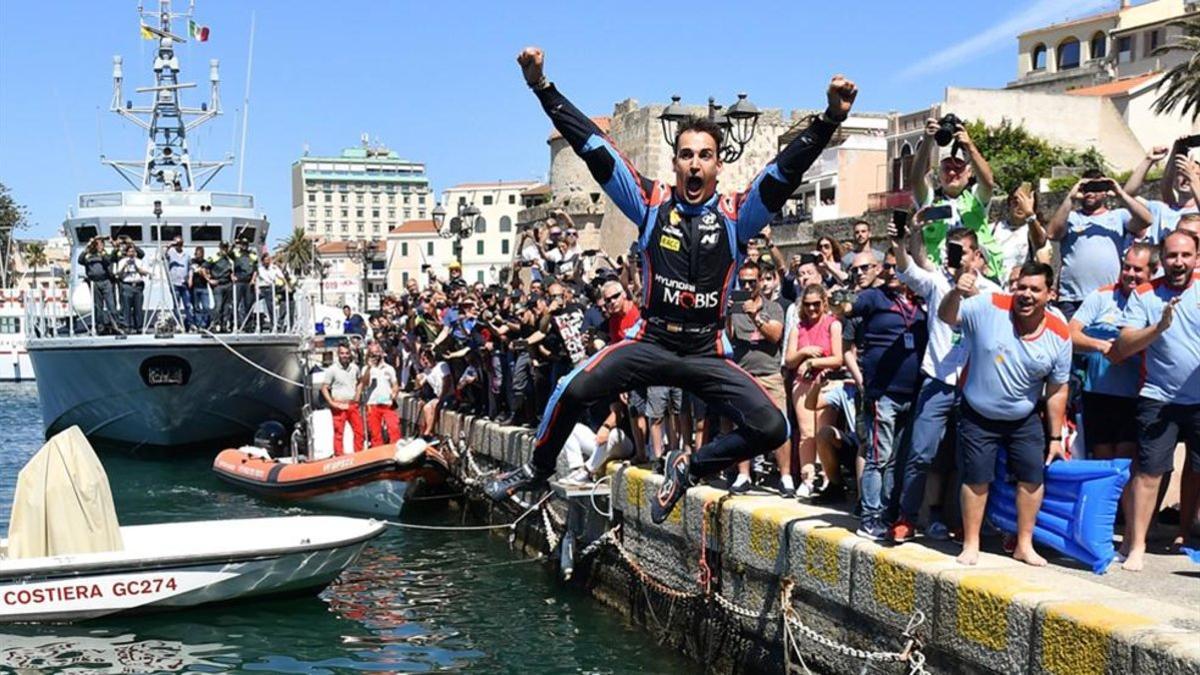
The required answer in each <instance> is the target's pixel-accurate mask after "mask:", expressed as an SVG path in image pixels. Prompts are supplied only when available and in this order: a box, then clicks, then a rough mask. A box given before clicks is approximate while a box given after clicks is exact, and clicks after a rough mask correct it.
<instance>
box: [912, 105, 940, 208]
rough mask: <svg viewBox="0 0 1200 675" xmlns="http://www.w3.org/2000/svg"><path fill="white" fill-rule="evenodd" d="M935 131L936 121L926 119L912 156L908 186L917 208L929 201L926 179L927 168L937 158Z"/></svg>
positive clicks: (936, 127)
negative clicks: (923, 132) (910, 187)
mask: <svg viewBox="0 0 1200 675" xmlns="http://www.w3.org/2000/svg"><path fill="white" fill-rule="evenodd" d="M937 130H938V122H937V120H936V119H934V118H932V117H930V118H928V119H926V120H925V135H924V136H922V137H921V142H920V143H918V144H917V151H916V152H915V153H914V154H913V163H912V168H911V169H910V170H909V174H908V184H909V185H911V186H912V191H913V199H914V200H915V201H916V202H917V206H924V205H925V202H926V201H927V200H928V199H929V183H928V182H927V180H926V178H927V176H928V175H929V167H931V166H933V160H934V158H935V157H936V156H937V144H936V143H934V141H933V135H934V134H935V133H937Z"/></svg>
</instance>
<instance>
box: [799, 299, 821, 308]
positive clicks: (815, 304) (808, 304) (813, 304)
mask: <svg viewBox="0 0 1200 675" xmlns="http://www.w3.org/2000/svg"><path fill="white" fill-rule="evenodd" d="M801 304H802V305H803V306H804V307H811V308H814V309H820V307H821V301H820V300H817V301H816V302H804V303H801Z"/></svg>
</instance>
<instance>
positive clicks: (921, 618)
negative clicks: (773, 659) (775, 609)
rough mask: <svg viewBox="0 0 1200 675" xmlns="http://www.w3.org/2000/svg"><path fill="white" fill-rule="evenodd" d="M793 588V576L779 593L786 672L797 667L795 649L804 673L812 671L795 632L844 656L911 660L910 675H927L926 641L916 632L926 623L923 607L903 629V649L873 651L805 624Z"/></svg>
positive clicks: (878, 661) (880, 661)
mask: <svg viewBox="0 0 1200 675" xmlns="http://www.w3.org/2000/svg"><path fill="white" fill-rule="evenodd" d="M794 588H795V582H793V581H792V580H791V579H785V580H784V582H783V588H782V589H781V590H780V592H779V602H780V606H781V607H782V608H783V633H784V662H785V667H786V669H787V670H786V672H789V673H791V672H794V671H795V666H794V665H793V664H792V654H793V649H794V650H795V655H796V657H798V658H799V661H800V664H799V665H800V666H801V667H802V668H803V669H804V672H809V670H808V667H807V666H806V665H805V664H804V657H803V655H802V654H801V652H800V643H799V641H798V640H797V639H796V635H795V633H794V632H793V631H795V632H798V633H800V634H801V635H803V636H804V637H806V638H808V639H809V640H812V641H813V642H815V643H817V644H819V645H821V646H822V647H825V648H826V649H829V650H830V651H833V652H835V653H837V654H841V655H842V656H848V657H850V658H853V659H858V660H860V661H870V662H876V663H908V664H909V671H908V672H909V675H928V673H929V671H927V670H926V669H925V654H924V653H923V652H922V651H921V648H922V646H923V643H922V642H921V640H920V638H918V637H917V635H916V630H917V628H919V627H920V626H921V625H922V624H923V623H925V614H924V613H923V612H921V610H916V611H915V612H914V613H913V615H912V617H910V618H909V620H908V626H906V627H905V629H904V636H903V637H904V639H905V644H904V649H902V650H901V651H898V652H871V651H867V650H865V649H858V648H856V647H851V646H850V645H847V644H843V643H840V642H837V641H836V640H834V639H832V638H829V637H826V636H824V635H821V634H820V633H818V632H817V631H816V630H815V629H813V628H811V627H809V626H807V625H805V623H804V621H803V619H801V618H800V613H799V612H797V611H796V609H795V608H794V607H793V606H792V591H793V590H794Z"/></svg>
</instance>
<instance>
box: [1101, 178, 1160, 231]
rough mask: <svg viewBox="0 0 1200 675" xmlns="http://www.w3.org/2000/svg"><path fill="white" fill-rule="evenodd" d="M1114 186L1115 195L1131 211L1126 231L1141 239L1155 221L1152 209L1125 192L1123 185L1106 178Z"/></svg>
mask: <svg viewBox="0 0 1200 675" xmlns="http://www.w3.org/2000/svg"><path fill="white" fill-rule="evenodd" d="M1104 180H1107V181H1108V182H1109V183H1110V184H1112V190H1113V193H1114V194H1116V195H1117V199H1120V200H1121V201H1122V202H1123V203H1124V204H1125V208H1127V209H1129V215H1130V218H1129V223H1128V224H1126V225H1125V229H1126V230H1129V231H1130V232H1131V233H1132V234H1133V235H1134V236H1136V237H1141V236H1142V234H1144V233H1145V232H1146V228H1148V227H1150V223H1151V222H1152V221H1153V220H1154V215H1153V214H1151V213H1150V209H1149V208H1147V207H1146V205H1145V204H1144V203H1142V202H1140V201H1138V200H1137V198H1135V197H1134V196H1133V195H1131V194H1129V193H1128V192H1126V191H1125V188H1123V187H1121V184H1120V183H1118V182H1117V181H1116V180H1114V179H1112V178H1106V179H1104Z"/></svg>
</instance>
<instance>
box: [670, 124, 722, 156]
mask: <svg viewBox="0 0 1200 675" xmlns="http://www.w3.org/2000/svg"><path fill="white" fill-rule="evenodd" d="M688 131H694V132H697V133H704V134H708V135H709V136H712V139H713V140H714V141H716V143H717V149H718V150H720V149H721V144H722V143H724V142H725V132H723V131H721V127H720V126H719V125H718V124H717V123H716V122H713V121H712V120H710V119H708V118H707V117H689V118H687V119H686V120H684V121H682V122H680V123H679V128H678V129H676V130H675V142H674V143H673V144H672V146H671V147H672V149H674V150H675V151H676V152H678V151H679V139H680V137H681V136H683V134H684V133H685V132H688Z"/></svg>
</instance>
